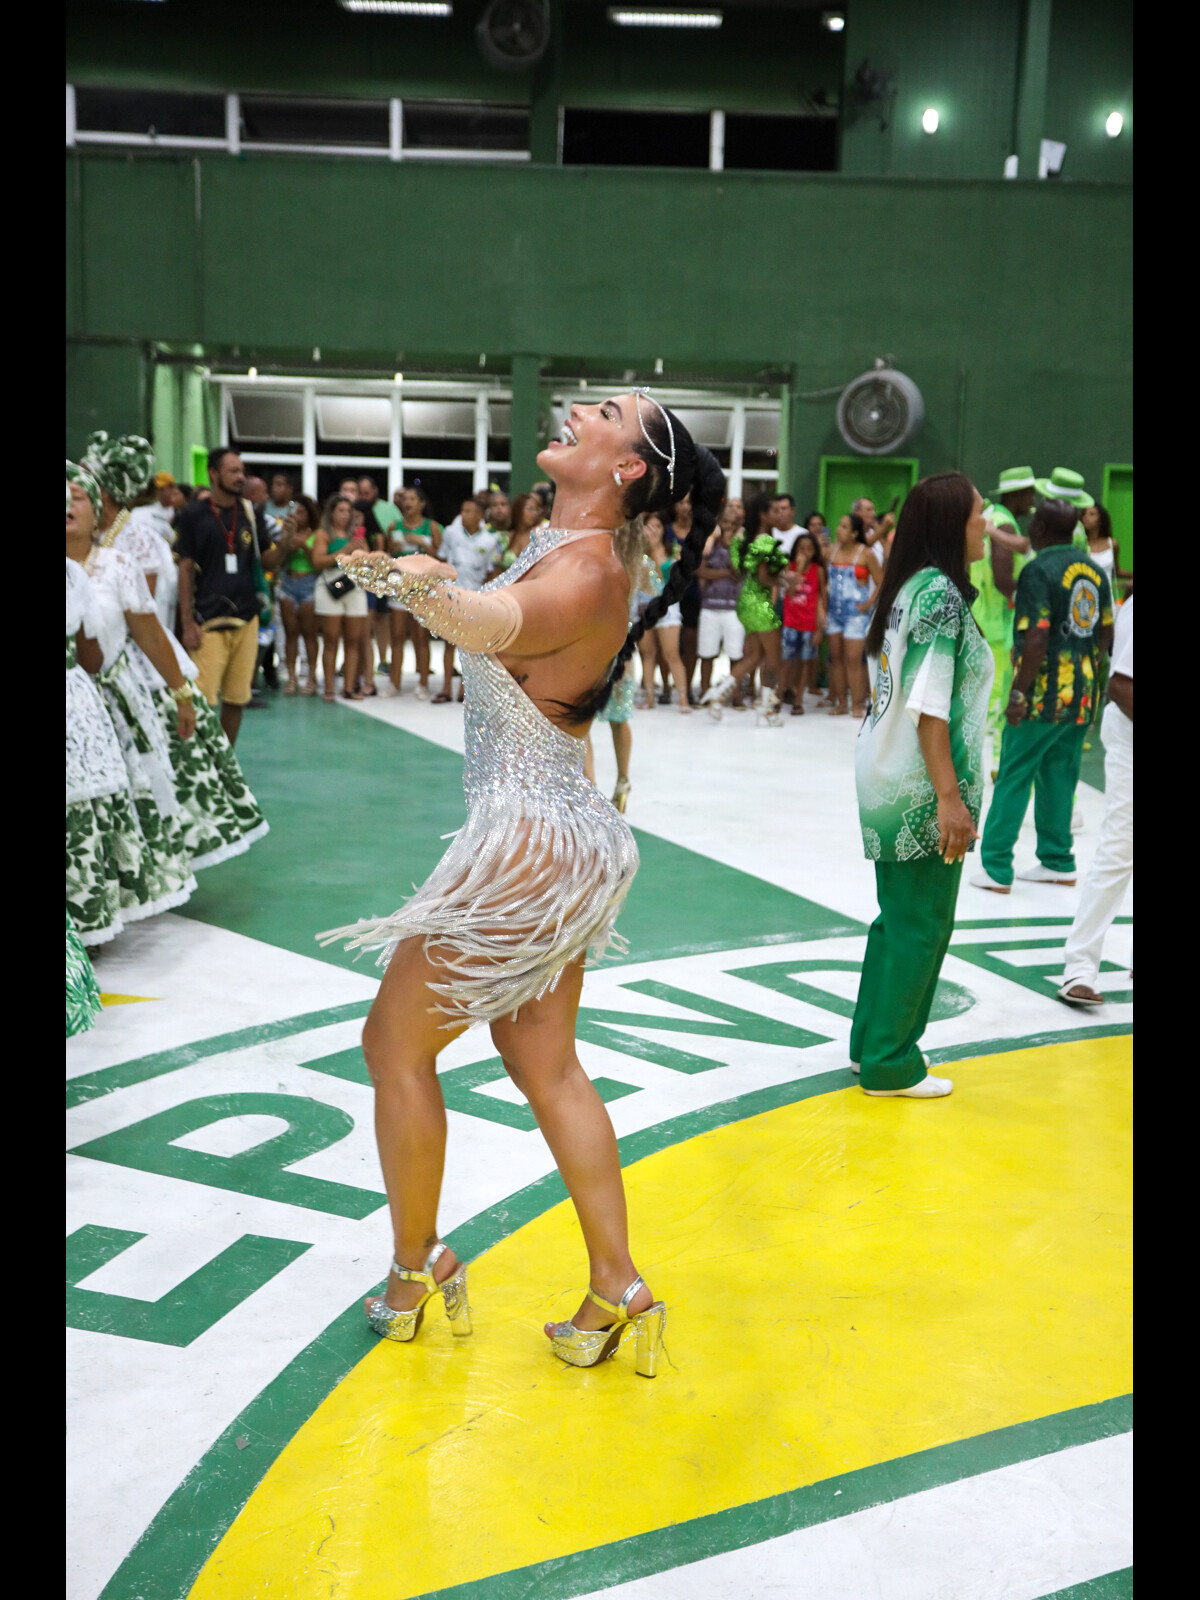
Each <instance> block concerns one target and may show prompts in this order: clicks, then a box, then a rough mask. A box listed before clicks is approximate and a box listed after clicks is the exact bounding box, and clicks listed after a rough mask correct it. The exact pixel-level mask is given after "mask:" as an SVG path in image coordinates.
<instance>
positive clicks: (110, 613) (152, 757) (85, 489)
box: [66, 461, 196, 937]
mask: <svg viewBox="0 0 1200 1600" xmlns="http://www.w3.org/2000/svg"><path fill="white" fill-rule="evenodd" d="M66 475H67V487H68V492H69V494H70V503H69V505H68V507H67V550H66V553H67V556H68V558H69V559H70V560H72V561H75V562H78V564H79V565H80V566H81V567H82V568H83V570H84V572H85V574H86V575H87V577H88V578H90V579H91V600H90V604H89V606H88V614H87V618H86V631H87V633H88V634H90V635H91V637H92V638H94V639H95V641H96V643H97V644H98V645H99V647H100V663H99V670H98V672H97V675H96V677H97V682H98V684H99V687H100V691H101V693H102V694H103V696H104V703H105V705H106V706H107V708H108V713H109V716H110V717H111V719H112V723H113V727H114V728H115V729H116V734H117V740H118V743H119V744H120V747H121V756H122V759H123V760H124V763H125V770H126V772H127V773H128V775H129V787H130V790H131V791H132V794H133V803H134V809H135V811H136V812H137V817H138V823H139V825H140V827H141V831H142V838H143V841H144V844H145V852H146V853H145V871H146V879H145V884H146V894H147V903H148V904H149V905H150V906H151V907H152V911H148V912H146V913H145V914H146V915H152V914H153V912H157V911H169V910H170V909H172V907H175V906H181V905H183V904H184V903H185V902H186V901H187V900H189V899H190V898H191V895H192V893H193V892H194V890H195V888H196V880H195V878H194V877H193V876H192V869H191V864H190V860H189V857H188V851H187V845H186V844H185V842H184V838H183V830H182V828H181V827H180V823H179V803H178V801H177V799H176V797H175V776H174V772H173V771H172V768H171V755H170V750H169V749H168V745H167V734H166V730H165V729H164V727H163V725H162V722H161V720H160V719H159V716H158V712H157V711H156V709H155V706H154V700H153V698H152V696H151V694H150V691H149V690H148V689H147V688H146V686H145V683H144V681H143V677H142V675H141V673H140V672H138V671H137V670H136V669H135V668H134V666H133V664H132V662H131V660H130V654H131V651H130V645H131V644H132V643H134V642H136V643H138V644H140V646H141V648H142V649H143V650H144V651H145V652H146V654H147V655H148V656H149V658H150V660H151V662H152V663H153V664H154V666H155V668H156V669H157V671H158V672H159V673H161V674H162V676H163V678H164V679H165V681H166V683H167V685H168V687H169V688H170V689H171V691H172V694H173V696H174V698H175V700H176V706H177V716H178V718H179V723H180V730H179V731H180V733H181V735H183V736H185V737H188V738H190V737H191V735H192V732H193V731H194V728H195V718H194V714H193V712H192V707H191V684H190V683H188V681H187V679H186V678H185V677H184V676H183V674H182V673H181V672H180V670H179V667H178V665H177V664H176V661H175V657H174V655H173V654H172V652H171V649H170V647H169V645H168V644H167V642H166V640H165V639H164V638H163V631H162V625H161V624H160V623H159V620H158V617H157V615H156V613H155V609H154V600H153V598H152V597H151V594H150V591H149V589H147V587H146V582H145V579H144V578H143V577H142V575H141V572H140V571H139V570H138V568H137V567H136V566H135V565H134V563H133V562H132V561H130V560H129V558H128V557H127V556H123V555H122V554H121V553H120V551H118V550H102V549H101V548H100V546H99V545H98V544H97V543H96V542H95V538H94V535H95V532H96V521H97V518H96V506H97V505H99V502H100V491H99V486H98V485H97V484H96V481H95V479H94V478H92V477H91V474H90V473H88V472H86V471H85V470H84V469H83V468H82V467H79V466H76V465H75V463H74V462H71V461H68V462H67V474H66ZM126 920H128V919H126ZM80 936H81V937H82V936H83V929H82V928H81V929H80Z"/></svg>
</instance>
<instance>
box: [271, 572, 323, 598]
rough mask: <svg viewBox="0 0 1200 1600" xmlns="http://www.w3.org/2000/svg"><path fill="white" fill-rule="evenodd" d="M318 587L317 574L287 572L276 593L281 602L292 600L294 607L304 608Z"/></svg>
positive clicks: (281, 579)
mask: <svg viewBox="0 0 1200 1600" xmlns="http://www.w3.org/2000/svg"><path fill="white" fill-rule="evenodd" d="M316 587H317V575H316V573H315V572H285V573H284V575H283V577H282V578H280V580H279V587H278V589H277V590H276V593H277V594H278V595H279V597H280V599H281V600H290V601H291V602H292V604H293V605H294V606H304V605H307V604H308V603H309V601H310V600H311V599H312V598H313V594H314V591H315V590H316Z"/></svg>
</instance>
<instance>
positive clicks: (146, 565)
mask: <svg viewBox="0 0 1200 1600" xmlns="http://www.w3.org/2000/svg"><path fill="white" fill-rule="evenodd" d="M153 460H154V455H153V451H152V449H151V446H150V444H149V442H148V441H147V440H145V439H143V438H140V437H139V436H138V435H137V434H123V435H120V436H118V437H115V438H113V437H110V436H109V435H108V434H107V433H93V434H92V435H91V437H90V438H89V439H88V442H87V448H86V450H85V451H84V455H83V461H82V463H81V464H82V466H83V467H84V469H85V470H86V471H88V472H90V473H91V475H92V476H93V477H94V478H95V480H96V482H97V483H98V484H99V486H100V527H99V535H98V543H99V544H100V545H101V546H102V547H103V548H104V549H110V550H119V551H121V552H122V554H124V555H126V556H128V557H129V559H130V560H132V561H133V562H134V563H135V564H136V565H137V566H138V567H139V569H140V570H141V573H142V576H143V578H144V579H145V580H146V587H147V588H148V589H149V590H150V593H151V595H152V596H153V597H154V605H155V610H156V612H157V615H158V619H159V622H160V623H161V624H162V631H163V638H164V640H165V642H166V644H167V645H168V647H169V648H170V649H171V651H172V653H173V655H174V657H175V662H176V665H177V666H178V668H179V671H180V672H181V673H182V674H183V676H184V678H185V679H186V680H187V681H188V683H190V684H194V683H195V681H196V677H197V669H196V664H195V662H194V661H193V660H192V658H191V657H190V656H189V655H188V653H187V651H186V650H185V649H184V648H183V646H182V644H180V642H179V640H178V639H177V638H176V637H175V633H174V626H175V607H176V604H177V600H178V594H179V575H178V572H177V570H176V567H175V558H174V555H173V554H172V552H171V547H170V546H169V545H168V543H167V542H166V540H165V539H164V538H163V537H162V535H161V534H160V533H159V532H158V531H157V525H156V522H155V520H154V519H153V517H152V516H149V515H148V516H142V515H140V514H139V512H138V511H134V512H131V511H129V509H128V506H129V503H130V502H131V501H132V500H133V499H134V498H135V497H136V496H137V495H138V494H139V493H140V492H141V490H142V489H144V488H145V486H146V484H147V483H148V482H149V481H150V468H151V466H152V464H153ZM141 509H142V510H146V511H149V508H148V507H147V508H141ZM168 526H169V525H168ZM130 661H131V663H132V665H133V668H134V670H135V671H136V672H138V673H139V674H140V676H141V678H142V680H143V682H144V684H145V686H146V688H147V690H148V691H149V692H150V694H151V696H152V697H153V699H154V703H155V706H156V708H157V711H158V716H159V720H160V721H161V723H162V724H163V728H164V730H165V732H166V735H167V744H168V749H169V751H170V757H171V767H172V770H173V772H174V774H175V797H176V799H177V801H178V803H179V823H180V827H181V829H182V831H183V838H184V843H185V844H186V846H187V849H188V854H189V855H190V856H191V863H192V870H193V871H194V872H199V871H200V870H201V869H202V868H204V867H213V866H216V865H217V863H218V862H221V861H228V860H229V858H230V857H231V856H239V855H244V854H245V852H246V851H247V850H248V849H249V848H250V846H251V844H252V843H253V842H254V840H256V839H261V838H262V837H263V836H264V835H265V834H266V833H267V832H269V828H268V824H267V822H266V821H265V819H264V818H263V814H262V812H261V811H260V810H259V809H258V805H257V802H256V801H255V799H254V796H253V795H252V794H251V793H250V790H249V788H248V786H247V784H246V780H245V778H244V776H243V775H242V769H241V766H240V765H239V763H238V759H237V757H236V756H235V755H234V753H233V747H232V745H231V744H230V743H229V740H228V739H227V738H226V737H225V733H224V730H223V729H222V727H221V724H220V721H219V719H218V717H217V714H216V712H215V711H214V710H213V708H212V707H211V706H210V705H209V703H208V701H207V700H206V699H205V698H204V696H203V695H202V694H194V695H193V697H192V707H193V710H194V712H195V733H194V735H192V736H191V737H189V738H183V737H181V735H180V731H179V727H178V721H177V717H176V709H175V701H174V699H173V698H172V695H171V692H170V689H169V688H168V686H167V684H166V683H165V682H164V681H163V678H162V675H161V674H160V673H159V672H158V671H157V670H156V668H155V666H154V664H153V663H152V662H151V660H150V658H149V656H148V655H147V654H146V653H145V651H143V650H142V649H141V648H140V646H139V645H138V644H137V643H134V644H133V646H132V647H131V649H130Z"/></svg>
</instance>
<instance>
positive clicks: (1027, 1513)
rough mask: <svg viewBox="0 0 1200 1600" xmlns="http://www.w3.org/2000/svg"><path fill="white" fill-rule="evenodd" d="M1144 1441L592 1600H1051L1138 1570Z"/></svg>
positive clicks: (1074, 1456) (921, 1499)
mask: <svg viewBox="0 0 1200 1600" xmlns="http://www.w3.org/2000/svg"><path fill="white" fill-rule="evenodd" d="M1132 1490H1133V1435H1132V1434H1128V1433H1127V1434H1123V1435H1120V1436H1118V1437H1116V1438H1112V1439H1098V1440H1096V1441H1094V1442H1093V1443H1092V1444H1084V1445H1077V1446H1076V1447H1074V1448H1073V1449H1070V1450H1062V1451H1059V1452H1058V1453H1057V1454H1055V1455H1050V1456H1039V1457H1038V1458H1037V1459H1036V1460H1034V1461H1023V1462H1020V1463H1019V1464H1018V1465H1016V1466H1012V1467H1002V1468H1001V1469H999V1470H998V1471H996V1472H985V1473H982V1474H981V1475H980V1476H979V1477H975V1478H964V1479H962V1480H961V1481H960V1482H958V1483H950V1484H945V1485H943V1486H942V1487H941V1488H938V1489H927V1490H925V1491H923V1492H922V1493H921V1494H913V1495H908V1496H906V1497H905V1498H904V1499H902V1500H896V1501H893V1502H891V1503H890V1504H887V1505H881V1506H873V1507H872V1508H871V1509H870V1510H869V1511H856V1512H854V1513H853V1514H852V1515H850V1516H848V1517H840V1518H838V1519H837V1520H836V1521H834V1522H823V1523H820V1524H818V1525H817V1526H816V1527H813V1528H803V1529H800V1530H799V1531H798V1532H796V1533H789V1534H785V1535H784V1536H783V1537H782V1538H779V1539H770V1540H768V1541H767V1542H766V1543H764V1544H758V1545H751V1546H750V1547H749V1548H748V1549H743V1550H730V1551H728V1552H726V1553H725V1554H724V1555H719V1556H710V1557H709V1558H708V1559H707V1560H704V1561H697V1562H693V1563H692V1564H691V1565H690V1566H686V1567H676V1568H675V1569H674V1570H672V1571H669V1572H657V1573H654V1574H653V1575H652V1576H651V1577H647V1578H638V1579H636V1580H635V1581H634V1582H632V1583H626V1584H621V1585H619V1586H617V1587H614V1588H609V1589H597V1590H595V1591H594V1592H593V1593H592V1594H590V1595H585V1596H582V1597H581V1600H600V1597H601V1596H604V1597H606V1600H732V1597H735V1596H737V1597H740V1596H747V1595H752V1596H754V1600H1039V1597H1040V1596H1042V1595H1046V1594H1051V1593H1053V1592H1054V1591H1055V1590H1057V1589H1063V1588H1066V1587H1068V1586H1070V1585H1072V1584H1076V1583H1083V1582H1086V1581H1087V1580H1088V1579H1090V1578H1098V1577H1101V1576H1103V1574H1105V1573H1108V1572H1116V1571H1119V1570H1120V1569H1121V1568H1123V1567H1128V1566H1129V1565H1131V1563H1132V1561H1133V1532H1132Z"/></svg>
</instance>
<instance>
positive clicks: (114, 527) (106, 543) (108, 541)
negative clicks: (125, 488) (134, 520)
mask: <svg viewBox="0 0 1200 1600" xmlns="http://www.w3.org/2000/svg"><path fill="white" fill-rule="evenodd" d="M128 521H129V512H128V511H126V510H124V509H122V510H120V511H118V512H117V514H116V516H115V517H114V518H113V519H112V522H111V523H110V525H109V526H108V527H107V528H105V530H104V532H103V533H102V534H101V535H100V544H101V545H102V546H103V548H104V549H105V550H111V549H112V547H113V545H114V544H115V543H116V542H117V535H118V534H119V533H120V531H121V529H122V528H123V527H124V526H125V524H126V523H127V522H128ZM94 548H95V546H93V549H94ZM88 559H89V561H90V560H91V557H90V556H89V557H88Z"/></svg>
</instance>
